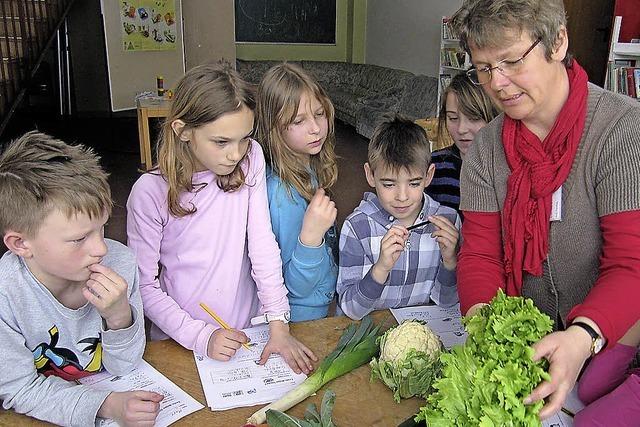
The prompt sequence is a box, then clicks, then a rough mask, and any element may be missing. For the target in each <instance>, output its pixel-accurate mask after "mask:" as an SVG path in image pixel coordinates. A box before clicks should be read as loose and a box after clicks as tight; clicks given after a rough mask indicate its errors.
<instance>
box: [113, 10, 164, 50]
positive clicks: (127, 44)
mask: <svg viewBox="0 0 640 427" xmlns="http://www.w3.org/2000/svg"><path fill="white" fill-rule="evenodd" d="M119 1H120V23H121V26H122V49H123V50H124V51H127V52H128V51H142V50H174V49H176V35H177V30H176V25H177V23H176V6H175V0H119Z"/></svg>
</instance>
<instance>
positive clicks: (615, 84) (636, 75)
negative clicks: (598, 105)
mask: <svg viewBox="0 0 640 427" xmlns="http://www.w3.org/2000/svg"><path fill="white" fill-rule="evenodd" d="M621 26H622V17H621V16H616V17H615V18H614V21H613V31H612V34H611V43H610V45H609V62H608V64H607V75H606V79H605V88H606V89H608V90H610V91H612V92H616V93H622V94H624V95H628V96H631V97H633V98H636V99H638V100H639V101H640V43H620V42H618V40H619V38H620V27H621Z"/></svg>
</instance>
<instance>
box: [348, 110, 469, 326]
mask: <svg viewBox="0 0 640 427" xmlns="http://www.w3.org/2000/svg"><path fill="white" fill-rule="evenodd" d="M430 161H431V151H430V147H429V141H428V140H427V136H426V134H425V131H424V130H423V129H422V128H421V127H420V126H418V125H416V124H415V123H413V122H411V121H409V120H406V119H404V118H402V117H399V116H392V117H388V118H386V119H385V121H383V122H382V123H381V124H380V125H379V126H378V127H377V128H376V130H375V132H374V135H373V136H372V138H371V141H370V142H369V154H368V162H367V163H366V164H365V166H364V169H365V174H366V177H367V182H368V183H369V185H370V186H371V187H373V188H375V189H376V193H377V194H373V193H365V195H364V199H363V200H362V202H361V203H360V205H359V206H358V207H357V208H356V209H355V211H354V212H353V213H352V214H351V215H349V216H348V217H347V219H346V220H345V222H344V224H343V226H342V231H341V233H340V266H339V270H338V284H337V292H338V295H339V303H340V308H341V309H342V311H343V312H344V313H345V314H346V315H347V316H349V317H351V318H353V319H361V318H362V317H364V316H365V315H366V314H367V313H369V312H371V311H373V310H378V309H383V308H397V307H406V306H412V305H420V304H427V303H429V302H430V301H433V302H435V303H436V304H438V305H442V306H451V305H453V304H455V303H456V302H458V293H457V289H456V273H455V269H456V264H457V257H456V247H457V243H458V230H459V228H460V218H459V217H458V214H457V213H456V211H455V210H453V209H451V208H449V207H446V206H442V205H440V204H439V203H438V202H436V201H435V200H433V199H431V198H430V197H429V196H427V195H426V194H424V189H425V187H426V186H427V185H429V183H430V182H431V179H432V178H433V173H434V170H435V168H434V165H433V164H430ZM425 221H429V223H428V224H426V225H422V226H419V227H417V228H415V229H413V230H411V231H409V230H408V229H407V227H410V226H411V225H414V224H420V223H424V222H425Z"/></svg>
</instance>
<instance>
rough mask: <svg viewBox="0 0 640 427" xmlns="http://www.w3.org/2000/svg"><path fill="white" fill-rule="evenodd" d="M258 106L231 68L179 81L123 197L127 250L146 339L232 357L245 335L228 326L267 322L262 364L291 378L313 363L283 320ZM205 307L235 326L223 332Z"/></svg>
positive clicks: (205, 69) (201, 69) (200, 71)
mask: <svg viewBox="0 0 640 427" xmlns="http://www.w3.org/2000/svg"><path fill="white" fill-rule="evenodd" d="M254 108H255V100H254V95H253V93H252V90H251V88H250V87H249V85H248V84H247V83H246V82H244V81H243V80H242V79H241V78H240V76H239V75H238V74H237V73H236V72H235V71H234V70H233V69H231V68H230V67H228V66H223V65H202V66H198V67H195V68H193V69H191V70H189V71H188V72H187V73H186V74H185V76H184V77H183V78H182V79H181V80H180V82H179V83H178V86H177V88H176V90H175V96H174V99H173V101H172V105H171V111H170V113H169V115H168V117H167V119H166V121H165V123H164V125H163V128H162V135H161V139H160V142H159V146H158V165H157V167H156V169H154V170H153V171H151V172H150V173H146V174H144V175H142V176H141V177H140V179H139V180H138V181H137V182H136V183H135V185H134V186H133V189H132V190H131V194H130V195H129V200H128V202H127V211H128V212H127V235H128V245H129V247H131V248H132V249H133V250H134V251H135V252H136V255H137V258H138V265H139V269H140V292H141V295H142V302H143V305H144V310H145V314H146V316H147V317H148V318H149V319H150V320H151V321H152V322H153V325H152V329H151V338H152V339H163V338H167V337H171V338H173V339H174V340H176V341H177V342H178V343H180V344H181V345H182V346H184V347H186V348H188V349H190V350H194V351H196V352H197V353H199V354H202V355H207V356H209V357H211V358H213V359H217V360H229V358H231V357H232V356H233V355H234V354H235V352H236V350H237V349H238V348H239V347H240V345H241V344H242V343H245V342H246V341H247V340H248V339H247V336H246V335H245V334H244V333H242V332H239V331H237V330H235V329H242V328H246V327H247V326H249V325H250V323H251V322H250V321H251V319H252V318H253V317H254V316H258V315H263V316H262V319H265V320H268V321H269V330H270V335H271V338H270V340H269V342H268V343H267V346H266V347H265V349H264V352H263V354H262V357H261V360H260V363H264V362H266V360H267V358H268V357H269V355H270V354H271V353H279V354H281V355H282V356H283V357H284V358H285V360H286V361H287V363H288V364H289V365H290V366H291V367H292V368H293V370H294V371H296V372H298V373H299V372H300V371H302V372H305V373H309V372H310V371H311V370H312V365H311V360H312V359H313V360H316V357H315V355H314V354H313V352H311V350H309V349H308V348H307V347H306V346H304V345H303V344H302V343H300V342H299V341H298V340H296V339H295V338H293V337H292V336H291V335H290V334H289V327H288V325H287V321H288V314H289V302H288V300H287V290H286V288H285V286H284V282H283V279H282V264H281V260H280V250H279V249H278V245H277V243H276V241H275V238H274V235H273V232H272V231H271V222H270V217H269V206H268V203H267V192H266V187H265V162H264V157H263V154H262V150H261V148H260V145H259V144H258V143H257V142H256V141H254V140H253V139H252V138H251V133H252V129H253V118H254V115H253V110H254ZM201 302H203V303H205V304H206V305H207V306H209V307H210V308H211V309H213V311H214V312H216V313H217V314H218V315H219V316H220V317H221V318H222V319H224V320H226V321H227V323H229V325H230V326H231V327H232V328H234V329H233V330H225V329H222V328H219V325H217V324H216V323H215V322H214V321H213V319H211V317H209V315H208V314H207V313H206V312H205V311H204V310H203V309H202V308H200V306H199V304H200V303H201ZM264 314H266V315H267V316H264ZM274 319H278V320H274Z"/></svg>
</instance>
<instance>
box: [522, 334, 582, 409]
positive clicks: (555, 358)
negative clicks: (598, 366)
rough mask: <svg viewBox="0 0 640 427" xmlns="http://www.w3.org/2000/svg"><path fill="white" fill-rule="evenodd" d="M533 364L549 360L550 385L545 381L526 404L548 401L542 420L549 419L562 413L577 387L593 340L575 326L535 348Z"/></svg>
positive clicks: (535, 345)
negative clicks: (579, 375) (572, 390)
mask: <svg viewBox="0 0 640 427" xmlns="http://www.w3.org/2000/svg"><path fill="white" fill-rule="evenodd" d="M533 349H534V350H535V353H534V356H533V360H540V359H542V358H545V359H547V361H548V362H549V375H550V376H551V380H550V381H543V382H542V383H541V384H539V385H538V387H536V388H535V389H534V390H533V391H532V392H531V394H530V395H529V396H528V397H527V398H525V400H524V403H525V404H530V403H533V402H536V401H538V400H540V399H545V398H546V399H547V402H546V404H545V405H544V406H543V407H542V409H541V410H540V414H539V416H540V419H541V420H544V419H546V418H549V417H550V416H552V415H553V414H555V413H556V412H558V411H559V410H560V408H561V407H562V405H563V404H564V401H565V399H566V398H567V395H568V394H569V393H570V392H571V389H572V388H573V386H574V385H575V383H576V379H577V378H578V374H579V373H580V370H581V369H582V365H584V362H585V361H586V360H587V359H588V358H589V356H590V355H591V337H590V336H589V334H587V333H586V332H585V331H584V330H583V329H581V328H579V327H577V326H574V327H569V328H567V330H565V331H560V332H553V333H551V334H549V335H547V336H546V337H544V338H542V339H541V340H540V341H538V342H537V343H535V344H534V345H533Z"/></svg>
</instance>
